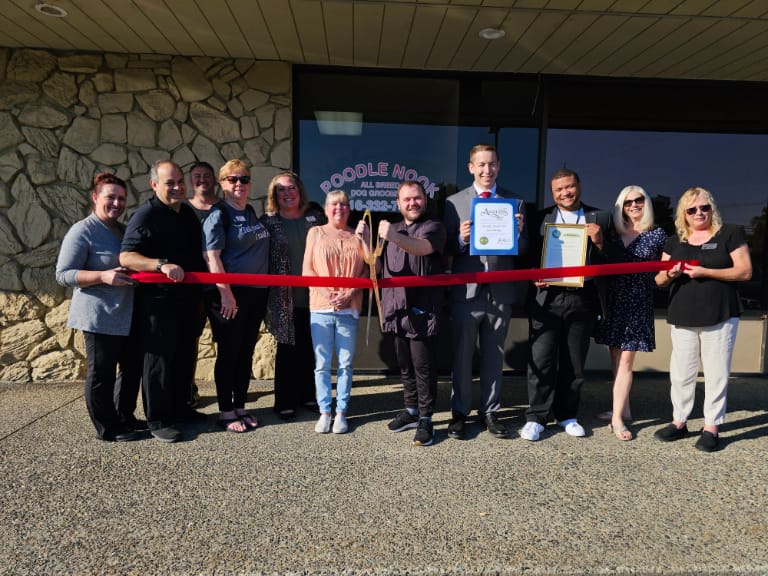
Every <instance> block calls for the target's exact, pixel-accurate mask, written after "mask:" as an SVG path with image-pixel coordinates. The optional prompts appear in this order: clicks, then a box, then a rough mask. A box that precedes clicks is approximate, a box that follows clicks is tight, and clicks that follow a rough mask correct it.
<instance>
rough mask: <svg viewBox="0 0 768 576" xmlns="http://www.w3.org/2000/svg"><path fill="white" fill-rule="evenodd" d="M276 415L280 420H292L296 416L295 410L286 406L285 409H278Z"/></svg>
mask: <svg viewBox="0 0 768 576" xmlns="http://www.w3.org/2000/svg"><path fill="white" fill-rule="evenodd" d="M277 417H278V418H280V419H281V420H293V419H294V418H296V410H292V409H290V408H288V409H287V410H280V411H279V412H278V413H277Z"/></svg>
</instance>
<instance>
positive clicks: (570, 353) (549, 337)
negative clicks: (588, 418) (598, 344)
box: [520, 168, 607, 442]
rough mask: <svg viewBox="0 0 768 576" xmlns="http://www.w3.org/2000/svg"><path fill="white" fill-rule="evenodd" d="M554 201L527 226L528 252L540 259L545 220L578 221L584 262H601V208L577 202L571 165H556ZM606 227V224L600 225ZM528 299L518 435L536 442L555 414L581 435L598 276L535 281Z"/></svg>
mask: <svg viewBox="0 0 768 576" xmlns="http://www.w3.org/2000/svg"><path fill="white" fill-rule="evenodd" d="M551 188H552V197H553V199H554V201H555V205H554V206H552V207H549V208H545V209H544V210H541V211H540V212H539V213H538V214H537V216H536V219H535V220H534V222H533V226H534V227H532V228H531V229H532V230H535V231H536V232H537V233H533V234H532V235H531V255H532V257H534V258H539V262H541V259H540V258H541V250H542V244H543V238H544V231H545V225H546V224H548V223H549V224H583V225H585V226H586V232H587V235H588V236H589V239H588V241H587V254H586V263H587V264H599V263H601V262H603V261H604V255H603V254H602V250H603V230H602V228H601V226H600V224H599V223H598V222H600V221H601V220H602V217H604V216H606V215H607V214H606V213H605V212H599V211H598V210H597V209H595V208H593V207H591V206H587V205H586V204H582V202H581V185H580V183H579V176H578V174H576V172H574V171H573V170H569V169H567V168H563V169H560V170H557V171H556V172H555V173H554V174H553V175H552V178H551ZM604 226H606V227H607V224H604ZM534 286H535V287H536V291H535V294H534V295H533V298H531V300H530V301H529V318H530V333H529V334H530V338H529V342H530V353H529V359H528V402H529V404H530V407H529V408H528V410H526V413H525V419H526V424H525V426H523V428H522V429H521V430H520V437H521V438H523V439H525V440H530V441H532V442H535V441H536V440H538V439H539V435H540V434H541V432H542V431H543V430H544V426H545V425H546V424H547V422H549V420H550V418H552V417H554V419H555V421H556V422H557V424H558V425H559V426H560V427H561V428H563V429H564V430H565V432H566V433H567V434H568V435H570V436H575V437H580V436H584V434H585V432H584V428H583V427H582V426H581V424H579V422H578V420H577V419H576V415H577V412H578V409H579V398H580V392H581V385H582V384H583V383H584V362H585V360H586V357H587V351H588V350H589V339H590V337H591V336H592V329H593V327H594V324H595V321H596V319H597V317H598V314H599V313H600V309H601V304H600V302H601V294H600V289H601V288H602V286H600V285H599V281H598V279H592V278H585V282H584V286H583V287H582V288H575V287H564V286H552V285H550V284H548V283H547V282H534Z"/></svg>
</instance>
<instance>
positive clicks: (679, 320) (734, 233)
mask: <svg viewBox="0 0 768 576" xmlns="http://www.w3.org/2000/svg"><path fill="white" fill-rule="evenodd" d="M746 243H747V239H746V237H745V236H744V230H743V229H742V228H741V227H740V226H734V225H730V224H724V225H723V227H722V228H721V229H720V231H719V232H718V233H717V234H715V235H714V236H713V237H712V238H710V239H709V240H708V241H707V242H705V243H704V244H702V245H700V246H692V245H691V244H688V243H687V242H681V241H680V238H679V237H678V236H677V235H673V236H670V237H669V238H667V242H666V244H665V245H664V252H665V253H667V254H669V255H670V257H671V259H672V260H698V261H699V262H700V264H701V266H703V267H705V268H730V267H731V266H733V260H732V259H731V252H733V251H734V250H735V249H736V248H738V247H739V246H743V245H744V244H746ZM741 311H742V308H741V302H740V300H739V293H738V290H737V289H736V283H735V282H726V281H723V280H715V279H714V278H690V277H689V276H687V275H685V274H683V275H681V276H679V277H678V278H676V279H675V280H674V281H673V282H672V285H671V286H670V290H669V306H668V309H667V322H668V323H669V324H674V325H677V326H690V327H701V326H714V325H715V324H720V323H721V322H725V321H726V320H728V319H729V318H733V317H734V316H740V315H741Z"/></svg>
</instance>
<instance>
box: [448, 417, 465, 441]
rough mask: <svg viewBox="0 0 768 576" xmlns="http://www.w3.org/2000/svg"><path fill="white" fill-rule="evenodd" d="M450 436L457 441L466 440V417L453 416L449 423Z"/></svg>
mask: <svg viewBox="0 0 768 576" xmlns="http://www.w3.org/2000/svg"><path fill="white" fill-rule="evenodd" d="M448 436H450V437H451V438H454V439H456V440H464V417H463V416H453V417H452V418H451V421H450V422H449V423H448Z"/></svg>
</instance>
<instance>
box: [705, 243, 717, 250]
mask: <svg viewBox="0 0 768 576" xmlns="http://www.w3.org/2000/svg"><path fill="white" fill-rule="evenodd" d="M701 249H702V250H717V242H713V243H711V244H702V245H701Z"/></svg>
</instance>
